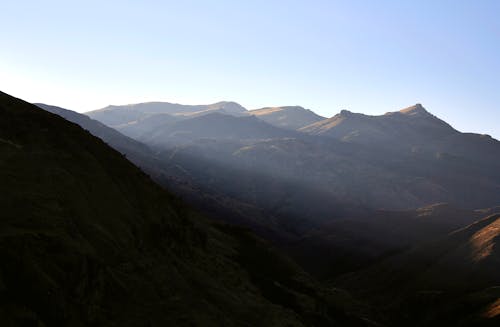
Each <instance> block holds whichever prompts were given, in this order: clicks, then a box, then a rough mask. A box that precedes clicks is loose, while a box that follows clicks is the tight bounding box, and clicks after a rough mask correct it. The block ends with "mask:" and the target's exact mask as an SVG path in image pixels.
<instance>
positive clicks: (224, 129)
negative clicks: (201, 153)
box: [139, 112, 298, 147]
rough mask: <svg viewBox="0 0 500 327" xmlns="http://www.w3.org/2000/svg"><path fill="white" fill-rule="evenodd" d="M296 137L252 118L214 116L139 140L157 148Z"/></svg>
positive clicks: (164, 128) (160, 128) (163, 128)
mask: <svg viewBox="0 0 500 327" xmlns="http://www.w3.org/2000/svg"><path fill="white" fill-rule="evenodd" d="M297 134H298V133H295V132H292V131H287V130H283V129H280V128H276V127H274V126H272V125H270V124H268V123H266V122H263V121H261V120H259V119H257V118H255V117H235V116H232V115H226V114H221V113H218V112H217V113H209V114H206V115H202V116H198V117H194V118H189V119H183V120H180V121H178V122H174V123H172V124H164V125H161V126H158V127H156V128H152V129H151V130H150V131H149V132H147V133H143V134H142V136H141V137H140V138H139V140H140V141H141V142H144V143H146V144H149V145H151V146H154V147H158V146H167V145H175V144H182V143H186V142H191V141H195V140H198V139H206V138H209V139H218V140H223V139H225V140H227V139H232V140H238V141H242V140H261V139H268V138H283V137H291V136H295V135H297Z"/></svg>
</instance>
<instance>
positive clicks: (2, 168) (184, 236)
mask: <svg viewBox="0 0 500 327" xmlns="http://www.w3.org/2000/svg"><path fill="white" fill-rule="evenodd" d="M52 110H54V111H56V110H55V109H52ZM58 111H59V112H61V111H60V110H58ZM61 113H62V114H67V113H65V112H64V111H62V112H61ZM75 118H78V117H75ZM87 123H88V122H87ZM0 179H1V181H2V183H0V191H1V194H2V197H0V208H1V212H2V219H0V262H1V266H0V321H1V322H2V325H5V326H20V325H31V326H104V325H107V326H110V325H116V326H144V325H146V326H154V325H163V326H193V325H194V326H220V325H221V324H222V325H227V326H250V325H251V326H287V325H291V326H304V325H325V326H326V325H364V323H363V321H362V320H361V319H359V318H357V316H356V315H355V314H354V313H353V311H352V310H351V309H350V310H349V311H350V312H351V313H350V314H347V313H346V309H345V307H344V304H340V303H345V305H349V306H351V304H347V301H349V302H350V303H352V300H351V299H350V298H349V297H346V296H344V295H343V294H344V293H340V292H338V293H337V294H334V293H332V292H329V291H327V290H324V289H322V288H321V287H320V286H319V285H318V284H317V283H315V282H314V280H312V279H311V278H310V277H309V276H308V275H307V274H305V273H304V272H302V271H301V270H300V269H299V268H298V267H297V266H296V265H294V264H293V262H291V261H290V260H289V259H287V258H286V257H284V256H282V255H280V254H279V253H278V252H277V251H276V250H274V249H273V248H271V247H270V246H269V245H268V244H267V243H266V242H264V241H262V240H259V239H257V238H256V237H254V236H252V235H251V234H250V233H248V232H247V231H245V230H242V229H239V228H235V227H230V226H225V225H218V224H214V223H211V222H209V221H207V220H206V219H205V218H204V217H202V216H200V215H199V214H197V213H196V212H195V211H193V210H192V209H190V208H189V207H188V206H186V205H185V204H183V203H182V202H180V201H179V200H178V199H176V198H175V197H173V196H172V195H171V194H169V193H167V192H165V191H164V190H162V189H161V188H160V187H158V186H157V185H156V184H154V183H153V182H152V181H151V180H150V179H149V178H148V177H147V176H146V175H145V174H144V173H142V172H141V171H140V170H139V169H137V168H136V167H135V166H134V165H132V164H131V163H130V162H129V161H127V160H125V159H124V157H123V155H121V154H120V153H118V152H117V151H115V150H113V149H112V148H110V147H109V146H108V145H106V144H105V143H104V142H103V141H102V140H100V139H98V138H96V137H94V136H92V135H91V134H90V133H88V132H86V131H84V130H83V129H82V128H80V127H79V126H77V125H76V124H73V123H70V122H68V121H67V120H65V119H63V118H61V117H59V116H57V115H54V114H52V113H49V112H46V111H44V110H40V108H38V107H35V106H33V105H31V104H29V103H26V102H24V101H22V100H19V99H16V98H13V97H11V96H8V95H7V94H4V93H0ZM346 299H348V300H346Z"/></svg>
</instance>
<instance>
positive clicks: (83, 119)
mask: <svg viewBox="0 0 500 327" xmlns="http://www.w3.org/2000/svg"><path fill="white" fill-rule="evenodd" d="M35 105H36V106H37V107H40V108H42V109H43V110H46V111H48V112H51V113H53V114H56V115H59V116H61V117H63V118H64V119H66V120H69V121H71V122H73V123H75V124H78V125H80V126H81V127H82V128H83V129H85V130H87V131H89V132H90V133H91V134H92V135H94V136H97V137H98V138H100V139H101V140H103V141H104V142H106V143H107V144H108V145H109V146H111V147H112V148H114V149H115V150H117V151H119V152H120V153H122V154H126V155H127V156H128V157H130V156H136V157H138V156H151V155H152V152H151V150H150V149H149V148H148V147H147V146H146V145H144V144H142V143H140V142H137V141H136V140H134V139H133V138H130V137H127V136H125V135H123V134H121V133H119V132H117V131H116V130H115V129H113V128H110V127H108V126H106V125H104V124H103V123H101V122H99V121H97V120H94V119H91V118H89V117H88V116H86V115H82V114H79V113H77V112H74V111H71V110H68V109H63V108H60V107H56V106H51V105H47V104H44V103H35Z"/></svg>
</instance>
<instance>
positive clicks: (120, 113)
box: [86, 101, 247, 127]
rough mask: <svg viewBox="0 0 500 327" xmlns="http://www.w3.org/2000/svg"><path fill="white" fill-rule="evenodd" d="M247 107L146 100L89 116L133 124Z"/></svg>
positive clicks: (241, 110) (112, 123) (114, 123)
mask: <svg viewBox="0 0 500 327" xmlns="http://www.w3.org/2000/svg"><path fill="white" fill-rule="evenodd" d="M246 111H247V110H246V109H245V108H243V107H242V106H240V105H239V104H237V103H236V102H227V101H223V102H217V103H214V104H210V105H182V104H176V103H169V102H145V103H137V104H129V105H124V106H107V107H105V108H102V109H98V110H94V111H89V112H87V113H86V115H87V116H89V117H91V118H93V119H96V120H99V121H100V122H102V123H104V124H106V125H108V126H113V127H114V126H118V125H124V124H131V123H133V122H136V121H138V120H142V119H145V118H147V117H150V116H154V115H156V114H168V115H172V116H177V117H179V118H182V117H189V116H191V117H193V116H198V115H202V114H206V113H211V112H220V113H226V114H231V115H243V114H244V113H246Z"/></svg>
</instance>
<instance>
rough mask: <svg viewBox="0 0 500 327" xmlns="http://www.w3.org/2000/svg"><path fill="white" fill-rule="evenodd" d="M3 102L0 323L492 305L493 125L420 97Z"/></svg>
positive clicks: (399, 314) (212, 319) (451, 317)
mask: <svg viewBox="0 0 500 327" xmlns="http://www.w3.org/2000/svg"><path fill="white" fill-rule="evenodd" d="M0 100H1V107H0V108H1V109H2V117H1V120H0V121H1V122H2V135H0V139H1V141H2V142H1V143H0V145H2V147H3V148H4V150H3V151H2V155H3V158H2V160H0V163H2V174H3V179H4V180H6V181H7V183H4V190H5V192H4V193H5V194H8V196H7V197H4V199H3V201H4V203H3V204H4V207H5V208H7V209H6V214H7V216H6V217H8V219H6V220H4V222H3V224H4V225H3V228H2V230H4V231H5V232H4V233H3V234H2V235H4V236H3V237H2V240H3V241H2V244H3V246H2V247H0V251H1V252H0V256H1V257H2V262H4V263H5V264H6V265H7V266H5V267H4V268H3V269H2V270H1V272H2V274H1V275H0V277H1V278H2V279H0V282H1V283H0V285H3V286H2V287H3V288H1V290H2V296H3V301H2V303H6V304H5V305H4V306H3V309H2V311H1V312H2V315H3V316H2V319H6V321H10V322H11V325H16V324H18V323H19V322H29V323H32V322H37V323H38V324H45V325H57V324H58V325H68V324H75V325H76V324H79V325H88V324H94V325H95V324H110V323H117V322H120V324H125V322H128V323H129V325H137V324H138V322H140V323H145V324H146V325H147V324H148V323H149V324H150V325H155V324H165V323H167V324H176V325H190V324H191V325H203V326H205V325H220V324H221V322H223V324H225V325H236V326H239V325H241V326H246V325H269V326H281V325H283V326H285V325H308V326H331V325H348V326H351V325H379V326H380V325H387V326H401V325H408V326H442V325H452V326H454V325H456V326H464V325H481V326H483V325H484V326H495V325H496V324H497V323H498V319H500V312H499V311H500V310H499V307H498V302H499V301H500V300H499V299H500V294H499V293H498V285H499V284H498V283H499V282H500V281H499V280H498V278H497V274H496V272H497V271H498V269H499V268H500V261H499V259H498V253H497V252H498V251H496V250H497V248H498V245H497V242H498V240H499V238H498V230H499V228H498V221H499V220H498V219H499V218H498V214H499V213H500V207H498V205H499V204H500V169H499V168H500V165H499V162H500V160H499V159H500V142H498V141H497V140H495V139H493V138H491V137H489V136H487V135H479V134H472V133H462V132H459V131H457V130H455V129H454V128H453V127H451V126H450V125H449V124H447V123H446V122H444V121H443V120H441V119H439V118H437V117H435V116H434V115H432V114H431V113H429V112H428V111H427V110H426V109H424V107H423V106H422V105H420V104H417V105H414V106H411V107H408V108H405V109H402V110H398V111H394V112H389V113H387V114H385V115H381V116H369V115H363V114H358V113H352V112H349V111H345V110H344V111H341V112H340V113H339V114H337V115H335V116H333V117H331V118H324V117H321V116H318V115H316V114H314V113H313V112H312V111H310V110H307V109H304V108H302V107H299V106H285V107H269V108H262V109H255V110H246V109H245V108H243V107H242V106H240V105H238V104H237V103H235V102H219V103H216V104H212V105H199V106H185V105H179V104H171V103H163V102H153V103H144V104H135V105H127V106H108V107H106V108H103V109H99V110H96V111H92V112H89V113H87V114H86V115H83V114H78V113H75V112H72V111H71V110H66V109H62V108H58V107H54V106H48V105H44V104H37V106H38V107H39V108H42V109H44V110H45V111H49V112H51V113H54V114H56V115H59V116H62V117H63V118H65V119H66V120H69V121H70V122H73V123H75V124H76V125H75V124H71V123H69V122H67V121H65V120H62V119H59V118H57V116H55V115H50V114H49V113H44V110H40V109H39V108H37V107H35V106H32V105H30V104H27V103H25V102H23V101H21V100H18V99H14V98H12V97H9V96H7V95H5V94H2V97H1V99H0ZM23 121H25V122H27V123H25V124H23V123H21V122H23ZM78 125H79V126H78ZM84 129H85V130H87V131H88V132H90V134H92V135H93V136H92V135H90V134H89V133H86V132H85V131H84ZM99 139H101V140H99ZM103 141H104V142H103ZM106 143H107V144H106ZM111 148H114V149H115V150H116V151H115V150H113V149H111ZM16 149H17V150H16ZM126 159H129V160H130V161H131V162H132V163H133V164H135V165H136V166H138V167H139V168H141V169H142V172H141V171H140V170H139V169H137V168H136V167H134V165H132V164H130V163H129V162H128V161H127V160H126ZM148 175H149V176H148ZM150 178H151V179H152V180H151V179H150ZM155 183H156V184H155ZM35 185H36V186H35ZM158 185H159V186H160V187H159V186H158ZM7 190H13V191H10V192H7ZM27 190H28V191H27ZM42 190H50V191H48V192H47V191H45V192H44V191H42ZM21 203H23V205H24V207H22V205H21ZM47 217H53V218H51V219H47ZM69 217H73V218H69ZM246 228H249V229H250V230H251V231H250V230H248V229H246ZM158 233H159V234H158ZM253 233H256V234H257V235H258V236H255V235H254V234H253ZM261 238H262V239H265V240H262V239H261ZM21 249H24V250H21ZM22 251H24V252H22ZM16 253H23V254H22V255H21V256H18V257H16V256H15V254H16ZM54 254H56V255H54ZM214 262H216V263H217V264H216V265H215V266H214V267H212V263H214ZM9 267H11V268H9ZM15 271H17V272H20V273H19V274H17V275H16V274H15V273H14V272H15ZM63 271H66V274H64V273H62V272H63ZM96 276H98V277H96ZM97 280H99V283H100V284H95V283H96V281H97ZM471 281H473V282H471ZM89 283H94V284H92V285H90V284H89ZM23 285H33V286H32V287H26V286H23ZM158 287H160V288H159V291H154V289H155V288H158ZM15 290H20V293H18V294H21V296H19V295H16V291H15ZM244 290H246V291H244ZM46 294H55V297H53V298H52V297H50V296H48V295H46ZM124 294H138V295H137V296H136V298H135V300H134V299H132V298H130V297H128V296H124ZM174 294H175V295H174ZM26 299H31V300H29V301H28V300H26ZM194 299H196V300H194ZM195 307H196V308H201V309H194V308H195ZM58 312H59V313H58ZM91 313H92V314H91ZM85 319H87V320H85ZM259 319H260V320H259Z"/></svg>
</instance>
